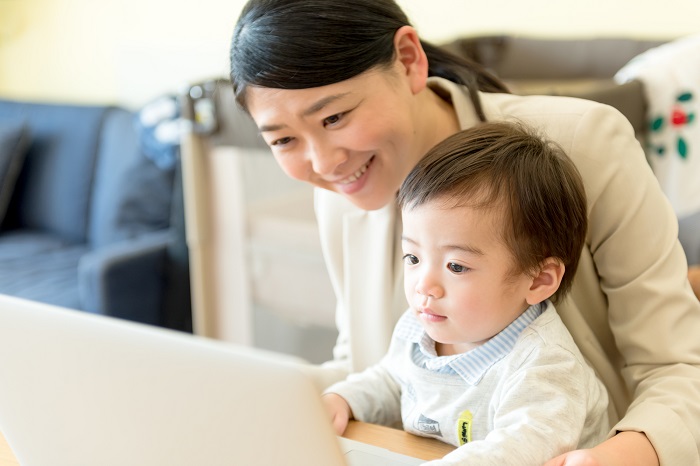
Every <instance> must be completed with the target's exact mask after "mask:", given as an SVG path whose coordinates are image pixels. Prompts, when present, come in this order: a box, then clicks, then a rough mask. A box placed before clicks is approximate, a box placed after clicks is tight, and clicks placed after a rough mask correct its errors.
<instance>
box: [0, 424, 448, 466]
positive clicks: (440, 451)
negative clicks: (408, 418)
mask: <svg viewBox="0 0 700 466" xmlns="http://www.w3.org/2000/svg"><path fill="white" fill-rule="evenodd" d="M344 437H347V438H349V439H352V440H357V441H360V442H365V443H369V444H371V445H375V446H378V447H382V448H386V449H387V450H391V451H395V452H397V453H403V454H404V455H408V456H413V457H416V458H420V459H424V460H432V459H437V458H442V457H443V456H445V455H446V454H447V453H449V452H451V451H452V450H454V447H453V446H451V445H447V444H445V443H442V442H438V441H437V440H433V439H429V438H424V437H417V436H415V435H412V434H409V433H406V432H404V431H402V430H396V429H390V428H388V427H383V426H377V425H374V424H366V423H364V422H357V421H350V424H349V425H348V429H347V430H346V431H345V435H344ZM0 466H19V462H17V460H16V459H15V455H14V454H13V453H12V450H10V447H9V445H8V444H7V442H6V441H5V437H4V436H3V435H2V433H0Z"/></svg>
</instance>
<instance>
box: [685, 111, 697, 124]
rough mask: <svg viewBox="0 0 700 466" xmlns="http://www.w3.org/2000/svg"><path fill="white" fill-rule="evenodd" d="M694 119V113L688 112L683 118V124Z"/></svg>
mask: <svg viewBox="0 0 700 466" xmlns="http://www.w3.org/2000/svg"><path fill="white" fill-rule="evenodd" d="M694 119H695V114H694V113H689V114H688V116H687V117H686V119H685V124H686V125H687V124H688V123H690V122H692V121H693V120H694Z"/></svg>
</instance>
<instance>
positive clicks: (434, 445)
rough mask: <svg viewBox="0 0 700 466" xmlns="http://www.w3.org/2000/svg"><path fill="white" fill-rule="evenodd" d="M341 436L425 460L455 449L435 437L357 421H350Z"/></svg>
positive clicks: (438, 456) (436, 457)
mask: <svg viewBox="0 0 700 466" xmlns="http://www.w3.org/2000/svg"><path fill="white" fill-rule="evenodd" d="M343 437H347V438H349V439H352V440H357V441H359V442H364V443H369V444H370V445H375V446H377V447H382V448H386V449H387V450H391V451H395V452H397V453H402V454H404V455H408V456H413V457H415V458H420V459H422V460H426V461H428V460H434V459H438V458H442V457H443V456H445V455H446V454H448V453H449V452H451V451H452V450H454V449H455V447H453V446H452V445H448V444H446V443H442V442H440V441H438V440H435V439H431V438H427V437H418V436H416V435H413V434H409V433H408V432H404V431H403V430H398V429H390V428H389V427H384V426H378V425H376V424H367V423H364V422H358V421H350V424H348V428H347V430H346V431H345V434H343Z"/></svg>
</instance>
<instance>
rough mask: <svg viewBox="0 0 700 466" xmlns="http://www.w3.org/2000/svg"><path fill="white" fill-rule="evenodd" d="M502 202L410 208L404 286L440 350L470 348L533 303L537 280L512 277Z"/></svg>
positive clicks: (405, 228)
mask: <svg viewBox="0 0 700 466" xmlns="http://www.w3.org/2000/svg"><path fill="white" fill-rule="evenodd" d="M502 223H503V220H502V214H501V209H500V208H485V209H475V208H472V207H455V208H445V207H444V206H443V205H442V203H441V202H440V201H439V200H438V201H431V202H428V203H425V204H423V205H421V206H420V207H417V208H414V209H412V210H404V211H403V236H402V247H403V254H404V289H405V292H406V299H407V300H408V303H409V306H410V307H411V309H412V310H413V311H414V312H415V313H416V315H417V316H418V320H419V321H420V322H421V323H422V324H423V327H424V328H425V330H426V332H427V333H428V335H430V337H431V338H432V339H433V340H435V341H436V342H437V343H438V344H437V348H438V354H440V355H446V354H457V353H463V352H466V351H469V350H470V349H473V348H475V347H477V346H479V345H481V344H483V343H485V342H486V341H487V340H489V339H490V338H491V337H493V336H494V335H496V334H497V333H498V332H500V331H501V330H503V329H504V328H505V327H507V326H508V324H510V323H511V322H512V321H513V320H515V319H516V318H517V317H518V316H519V315H520V314H521V313H522V312H523V311H524V310H525V309H527V307H528V304H527V301H526V294H527V291H528V290H529V288H530V287H531V286H532V283H533V279H532V278H530V277H528V276H527V275H526V274H519V275H516V276H513V274H512V273H511V271H512V268H513V255H512V253H511V251H510V249H508V248H507V247H506V245H505V244H504V243H503V241H502V239H501V238H502V237H503V235H502V228H503V225H502Z"/></svg>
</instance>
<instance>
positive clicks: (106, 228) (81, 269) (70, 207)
mask: <svg viewBox="0 0 700 466" xmlns="http://www.w3.org/2000/svg"><path fill="white" fill-rule="evenodd" d="M139 147H140V145H139V137H138V134H137V131H136V130H135V128H134V114H133V113H132V112H130V111H127V110H125V109H123V108H117V107H110V106H81V105H57V104H44V103H30V102H18V101H10V100H0V220H1V221H2V222H1V223H0V293H3V294H9V295H13V296H18V297H22V298H27V299H32V300H37V301H42V302H46V303H50V304H56V305H60V306H64V307H68V308H73V309H79V310H84V311H88V312H92V313H97V314H104V315H109V316H114V317H120V318H125V319H129V320H134V321H139V322H144V323H149V324H157V325H163V324H164V323H166V324H167V322H166V320H167V316H165V315H164V313H167V310H165V309H164V306H165V304H166V301H167V295H166V291H167V289H168V287H169V286H171V284H169V283H168V279H169V275H168V257H169V248H170V247H171V245H172V244H173V241H174V238H173V231H172V230H171V229H170V221H171V204H172V197H173V181H174V170H173V169H165V170H164V169H160V168H158V166H156V165H155V164H154V163H153V162H152V161H151V160H150V159H148V158H146V157H144V154H143V153H142V151H141V150H140V148H139ZM183 285H184V286H187V283H184V284H183Z"/></svg>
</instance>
